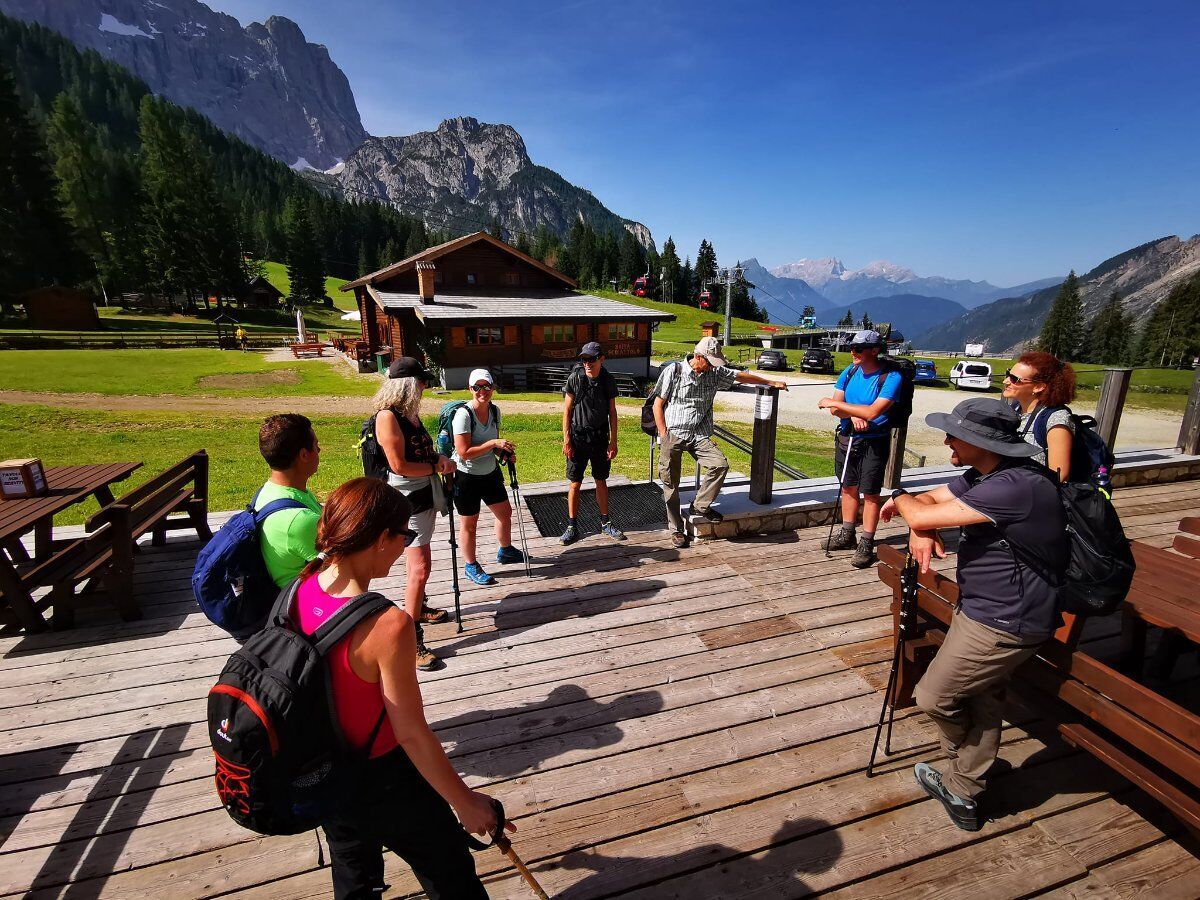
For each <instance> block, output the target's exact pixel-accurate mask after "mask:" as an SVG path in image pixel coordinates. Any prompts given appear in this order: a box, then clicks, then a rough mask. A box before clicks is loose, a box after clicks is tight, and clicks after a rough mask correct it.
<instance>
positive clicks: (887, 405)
mask: <svg viewBox="0 0 1200 900" xmlns="http://www.w3.org/2000/svg"><path fill="white" fill-rule="evenodd" d="M842 396H843V397H845V394H843V395H842ZM894 402H895V401H894V400H888V399H887V398H886V397H880V398H879V399H877V400H876V401H875V402H874V403H872V404H871V405H870V406H867V405H866V404H863V403H847V402H846V401H845V400H844V399H835V400H822V401H821V404H820V405H821V408H822V409H828V410H829V411H830V412H832V413H833V414H834V415H835V416H838V417H839V418H842V419H848V418H851V417H853V418H856V419H866V420H867V421H868V422H870V421H871V420H872V419H874V418H876V417H878V416H881V415H883V414H884V413H885V412H887V411H888V410H889V409H891V408H892V404H893V403H894Z"/></svg>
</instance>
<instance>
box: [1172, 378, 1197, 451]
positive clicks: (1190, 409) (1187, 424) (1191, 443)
mask: <svg viewBox="0 0 1200 900" xmlns="http://www.w3.org/2000/svg"><path fill="white" fill-rule="evenodd" d="M1177 446H1178V447H1179V452H1180V453H1187V454H1189V455H1192V456H1195V455H1196V454H1200V366H1196V370H1195V374H1194V376H1193V377H1192V389H1191V391H1189V392H1188V400H1187V407H1186V408H1185V409H1184V411H1183V424H1182V426H1180V428H1179V441H1178V442H1177Z"/></svg>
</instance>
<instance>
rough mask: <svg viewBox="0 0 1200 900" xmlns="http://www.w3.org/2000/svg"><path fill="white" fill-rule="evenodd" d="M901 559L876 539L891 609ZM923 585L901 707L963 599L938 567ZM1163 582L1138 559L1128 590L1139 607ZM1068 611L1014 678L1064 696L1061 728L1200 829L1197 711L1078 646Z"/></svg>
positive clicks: (1059, 698) (898, 694)
mask: <svg viewBox="0 0 1200 900" xmlns="http://www.w3.org/2000/svg"><path fill="white" fill-rule="evenodd" d="M1137 547H1139V545H1137V544H1136V543H1135V548H1137ZM903 567H904V556H903V555H902V554H901V553H900V552H899V551H897V550H896V549H895V548H893V547H889V546H880V547H879V578H880V580H881V581H883V582H884V583H885V584H887V585H889V586H890V587H891V588H892V611H893V616H894V617H898V615H899V608H900V571H901V569H903ZM918 585H919V589H918V592H917V593H918V603H919V607H920V614H921V616H922V618H923V619H925V620H927V621H929V622H930V624H931V627H930V629H929V631H928V632H927V633H926V638H925V639H924V641H923V642H922V645H923V646H916V647H914V648H913V651H914V652H910V653H906V654H905V657H904V659H903V661H902V664H901V667H900V671H899V673H898V679H897V686H896V689H895V691H894V692H893V696H892V698H891V700H892V702H893V703H894V704H895V705H896V706H897V707H900V706H904V705H911V702H912V701H911V699H910V698H911V696H912V689H913V687H914V686H915V685H916V682H917V680H918V679H919V678H920V676H921V674H922V671H923V669H922V663H924V662H926V661H927V658H928V657H930V656H931V655H932V651H933V650H934V649H936V646H937V645H939V644H940V643H941V640H942V639H943V638H944V636H945V630H946V629H947V628H948V627H949V624H950V620H951V616H952V615H953V612H954V608H955V606H956V604H957V603H958V585H957V584H956V583H955V582H954V581H953V580H952V579H950V578H947V577H946V576H944V575H942V574H940V573H938V572H935V571H932V570H930V571H929V572H926V573H925V574H923V575H921V576H919V578H918ZM1158 590H1159V588H1158V586H1157V584H1156V571H1155V570H1154V569H1153V568H1148V569H1147V568H1142V567H1141V566H1140V565H1139V569H1138V572H1137V574H1136V575H1135V576H1134V582H1133V586H1132V588H1131V590H1130V598H1131V600H1132V602H1133V604H1135V608H1138V607H1137V606H1136V604H1138V603H1139V602H1144V598H1145V597H1147V596H1155V592H1156V591H1158ZM1064 618H1066V619H1067V620H1068V621H1067V622H1066V624H1065V625H1064V626H1063V627H1062V628H1061V629H1059V631H1058V632H1057V633H1056V634H1055V636H1054V638H1053V639H1052V640H1051V641H1049V642H1048V643H1047V644H1046V645H1045V646H1044V647H1043V648H1042V650H1041V651H1040V652H1039V653H1038V655H1037V656H1035V657H1034V658H1033V659H1031V660H1029V662H1027V663H1026V664H1025V665H1023V666H1022V667H1021V668H1020V669H1018V670H1017V675H1016V686H1029V687H1031V688H1033V690H1034V691H1035V692H1037V693H1039V694H1041V695H1043V696H1044V697H1048V698H1051V699H1053V700H1054V701H1056V702H1057V703H1058V704H1060V705H1059V706H1058V709H1059V710H1060V711H1061V712H1062V713H1064V715H1062V716H1061V719H1062V721H1061V722H1060V724H1059V725H1058V730H1059V732H1060V733H1061V734H1062V736H1063V737H1064V738H1065V739H1066V740H1067V741H1068V742H1069V743H1071V744H1073V745H1074V746H1076V747H1079V748H1080V749H1083V750H1086V751H1088V752H1089V753H1091V754H1092V755H1094V756H1095V757H1096V758H1097V759H1099V760H1101V761H1102V762H1104V763H1105V764H1107V765H1108V766H1110V767H1111V768H1113V769H1114V770H1116V771H1117V772H1119V773H1121V774H1122V775H1123V776H1125V777H1126V778H1128V779H1129V780H1130V781H1132V782H1133V783H1134V784H1136V785H1137V786H1138V787H1140V788H1141V789H1142V790H1144V791H1146V793H1148V794H1150V795H1151V796H1152V797H1154V798H1155V799H1157V800H1158V801H1159V802H1161V803H1162V804H1163V805H1164V806H1165V807H1167V809H1168V810H1170V811H1171V813H1172V814H1173V815H1175V816H1176V817H1177V818H1178V819H1179V820H1180V821H1181V822H1183V823H1184V824H1185V825H1186V826H1187V827H1188V828H1190V829H1191V830H1192V831H1194V832H1197V833H1198V834H1200V716H1197V715H1196V714H1195V713H1192V712H1190V711H1188V710H1187V709H1184V708H1183V707H1182V706H1179V705H1178V704H1176V703H1173V702H1172V701H1170V700H1168V699H1166V698H1165V697H1163V696H1161V695H1160V694H1158V693H1157V692H1155V691H1153V690H1151V689H1150V688H1147V687H1146V686H1144V685H1141V684H1138V683H1137V682H1136V681H1134V680H1133V679H1131V678H1129V677H1128V676H1126V675H1124V674H1122V673H1120V672H1118V671H1116V670H1115V669H1113V668H1111V667H1109V666H1107V665H1105V664H1104V663H1102V662H1100V661H1099V660H1097V659H1095V658H1094V657H1092V656H1090V655H1088V654H1087V653H1085V652H1083V651H1082V650H1079V649H1077V648H1076V643H1077V641H1078V639H1079V635H1080V632H1081V631H1082V628H1083V624H1084V621H1085V620H1081V619H1077V618H1076V617H1074V616H1064ZM923 648H924V649H923Z"/></svg>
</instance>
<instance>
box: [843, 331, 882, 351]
mask: <svg viewBox="0 0 1200 900" xmlns="http://www.w3.org/2000/svg"><path fill="white" fill-rule="evenodd" d="M882 345H883V338H881V337H880V336H879V332H878V331H870V330H868V331H856V332H854V337H852V338H850V346H851V347H855V346H859V347H880V346H882Z"/></svg>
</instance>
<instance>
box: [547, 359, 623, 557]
mask: <svg viewBox="0 0 1200 900" xmlns="http://www.w3.org/2000/svg"><path fill="white" fill-rule="evenodd" d="M579 361H580V362H581V363H583V365H582V366H576V367H575V370H574V371H573V372H571V375H570V377H569V378H568V379H567V384H566V387H564V388H563V455H564V456H565V457H566V458H567V481H569V482H570V487H569V488H568V489H567V516H568V517H569V521H568V524H567V530H566V531H564V532H563V533H562V537H561V538H559V540H561V541H562V543H563V546H566V545H567V544H573V543H575V541H577V540H578V539H579V525H578V523H577V522H576V519H575V517H576V514H577V513H578V511H579V488H580V486H581V485H582V483H583V475H584V473H585V472H586V471H587V467H588V464H589V463H591V466H592V478H594V479H595V480H596V505H597V506H599V507H600V531H601V533H603V534H606V535H608V536H609V537H610V538H612V539H613V540H615V541H623V540H625V534H624V532H622V531H621V529H619V528H617V526H616V525H614V524H613V523H612V522H611V521H609V518H608V480H607V479H608V473H609V471H610V470H611V469H612V461H613V459H614V458H615V457H616V455H617V380H616V379H615V378H613V377H612V373H611V372H609V371H608V369H606V368H604V350H603V349H602V348H601V346H600V345H599V344H598V343H597V342H596V341H591V342H589V343H587V344H584V345H583V350H582V351H581V352H580V354H579Z"/></svg>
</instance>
